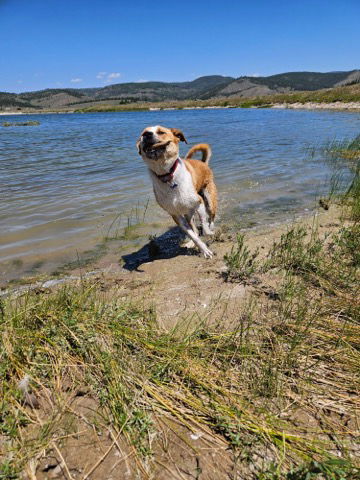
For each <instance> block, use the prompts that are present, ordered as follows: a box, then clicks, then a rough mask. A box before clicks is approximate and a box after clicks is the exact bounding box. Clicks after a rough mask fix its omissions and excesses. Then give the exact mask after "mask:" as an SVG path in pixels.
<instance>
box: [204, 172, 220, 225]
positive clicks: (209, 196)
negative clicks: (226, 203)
mask: <svg viewBox="0 0 360 480" xmlns="http://www.w3.org/2000/svg"><path fill="white" fill-rule="evenodd" d="M202 195H203V198H204V203H205V207H206V211H207V214H208V216H209V228H210V231H211V232H212V233H214V220H215V215H216V210H217V191H216V186H215V183H214V182H213V181H212V180H211V181H210V182H209V183H208V184H207V185H206V187H205V188H204V190H203V192H202Z"/></svg>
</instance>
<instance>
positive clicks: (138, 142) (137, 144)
mask: <svg viewBox="0 0 360 480" xmlns="http://www.w3.org/2000/svg"><path fill="white" fill-rule="evenodd" d="M136 148H137V150H138V153H139V155H141V148H140V138H139V139H138V141H137V142H136Z"/></svg>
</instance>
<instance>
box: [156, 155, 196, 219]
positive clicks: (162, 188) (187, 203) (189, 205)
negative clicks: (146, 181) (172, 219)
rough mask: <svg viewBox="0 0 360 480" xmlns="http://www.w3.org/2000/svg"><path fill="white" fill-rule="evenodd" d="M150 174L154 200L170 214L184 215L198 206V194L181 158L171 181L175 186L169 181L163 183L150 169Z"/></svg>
mask: <svg viewBox="0 0 360 480" xmlns="http://www.w3.org/2000/svg"><path fill="white" fill-rule="evenodd" d="M150 175H151V179H152V181H153V187H154V193H155V197H156V200H157V202H158V204H159V205H160V206H161V207H162V208H163V209H164V210H166V211H167V212H168V213H170V215H176V216H178V215H185V214H188V213H189V212H190V211H192V210H194V209H196V208H197V207H198V206H199V203H200V202H199V196H198V194H197V192H196V191H195V188H194V185H193V182H192V178H191V175H190V173H189V171H188V170H187V169H186V167H185V165H184V162H183V161H182V160H179V165H178V167H177V168H176V170H175V172H174V177H173V179H172V182H171V184H172V185H174V184H176V186H173V187H172V186H171V185H170V184H169V183H164V182H163V181H162V180H160V179H159V178H158V177H157V176H156V175H155V174H154V173H153V172H152V171H151V170H150Z"/></svg>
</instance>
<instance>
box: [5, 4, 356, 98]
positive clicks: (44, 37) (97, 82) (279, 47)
mask: <svg viewBox="0 0 360 480" xmlns="http://www.w3.org/2000/svg"><path fill="white" fill-rule="evenodd" d="M359 24H360V0H341V1H340V0H313V1H310V0H287V1H285V0H267V1H265V0H253V1H252V2H249V1H248V0H246V1H242V0H240V1H236V0H233V1H229V0H216V1H215V0H206V1H205V0H198V1H196V0H194V1H188V0H182V1H181V0H180V1H174V0H172V1H169V0H168V1H163V0H156V1H144V0H134V1H131V0H126V1H123V0H118V1H114V0H103V1H100V0H87V1H84V0H71V1H70V0H57V1H55V0H0V91H8V92H21V91H29V90H38V89H42V88H64V87H94V86H102V85H108V84H110V83H119V82H134V81H147V80H163V81H186V80H192V79H194V78H197V77H199V76H202V75H210V74H221V75H230V76H235V77H238V76H240V75H271V74H274V73H280V72H286V71H298V70H308V71H323V72H325V71H331V70H351V69H354V68H360V27H359Z"/></svg>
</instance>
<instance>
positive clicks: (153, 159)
mask: <svg viewBox="0 0 360 480" xmlns="http://www.w3.org/2000/svg"><path fill="white" fill-rule="evenodd" d="M179 142H185V143H187V141H186V138H185V136H184V134H183V133H182V131H181V130H179V129H178V128H166V127H161V126H160V125H156V126H155V127H146V128H145V129H144V130H143V132H142V133H141V135H140V138H139V139H138V141H137V142H136V146H137V149H138V152H139V155H141V156H142V158H143V160H144V161H145V162H146V163H147V164H148V165H149V166H154V165H155V164H158V166H160V165H159V164H166V163H167V162H168V161H170V160H172V159H174V158H177V157H178V155H179Z"/></svg>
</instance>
